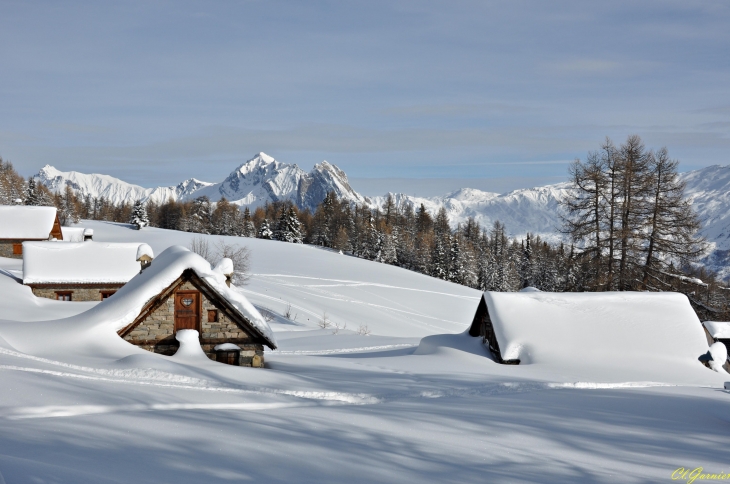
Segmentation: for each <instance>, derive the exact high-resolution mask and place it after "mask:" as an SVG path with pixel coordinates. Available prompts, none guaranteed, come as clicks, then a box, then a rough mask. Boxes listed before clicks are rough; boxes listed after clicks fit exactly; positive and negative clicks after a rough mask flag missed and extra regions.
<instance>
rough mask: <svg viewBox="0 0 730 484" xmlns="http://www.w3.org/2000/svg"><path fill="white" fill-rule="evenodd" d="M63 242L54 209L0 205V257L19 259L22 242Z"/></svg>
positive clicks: (21, 254) (21, 252) (21, 253)
mask: <svg viewBox="0 0 730 484" xmlns="http://www.w3.org/2000/svg"><path fill="white" fill-rule="evenodd" d="M54 239H55V240H63V232H62V231H61V224H60V223H59V222H58V214H57V213H56V207H31V206H26V205H0V257H10V258H14V259H20V258H22V257H23V242H28V241H33V240H54Z"/></svg>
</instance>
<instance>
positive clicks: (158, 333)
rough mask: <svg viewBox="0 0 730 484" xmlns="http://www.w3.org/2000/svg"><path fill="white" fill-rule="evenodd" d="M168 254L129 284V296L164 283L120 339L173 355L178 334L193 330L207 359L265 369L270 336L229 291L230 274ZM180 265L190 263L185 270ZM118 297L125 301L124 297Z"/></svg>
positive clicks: (249, 308) (236, 294)
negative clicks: (266, 348)
mask: <svg viewBox="0 0 730 484" xmlns="http://www.w3.org/2000/svg"><path fill="white" fill-rule="evenodd" d="M173 249H177V250H180V249H182V248H173ZM168 254H169V249H168V251H166V252H165V253H163V254H161V255H160V257H158V258H157V259H155V260H154V261H152V263H151V264H150V265H149V267H148V268H146V269H145V270H144V271H142V273H141V274H139V275H138V276H137V277H135V279H133V280H132V281H131V282H130V290H132V291H138V290H140V288H139V287H137V286H141V287H142V288H156V287H158V286H159V285H160V284H162V283H163V282H165V284H164V288H163V289H161V290H158V292H156V293H155V294H149V295H148V297H145V300H146V303H144V306H143V307H142V309H141V310H140V311H139V313H138V315H137V316H136V317H135V318H134V320H133V321H132V322H131V323H129V324H127V325H126V326H125V327H123V328H122V329H120V330H119V331H118V334H119V336H121V337H122V338H123V339H124V340H126V341H127V342H129V343H132V344H134V345H137V346H139V347H141V348H144V349H146V350H148V351H152V352H154V353H160V354H163V355H173V354H175V352H176V351H177V350H178V348H179V342H178V341H177V340H176V338H175V335H176V333H177V332H178V331H180V330H185V329H194V330H196V331H197V332H198V334H199V342H200V346H201V348H202V349H203V351H204V352H205V354H206V355H207V356H208V358H210V359H212V360H215V361H219V362H221V363H227V364H231V365H238V366H250V367H256V368H260V367H263V366H264V346H268V347H269V348H271V349H275V348H276V343H275V340H274V337H273V333H271V330H270V328H269V327H268V325H267V324H266V322H265V321H264V320H263V318H262V317H261V315H260V314H258V312H257V311H256V309H255V308H254V307H253V306H252V305H251V304H250V303H249V302H248V301H247V300H246V298H245V297H244V296H243V295H242V294H240V293H239V292H237V291H236V290H235V288H230V287H228V286H227V284H230V276H231V274H228V275H227V276H226V275H224V274H221V273H220V272H219V273H215V271H213V270H212V269H210V264H208V263H207V262H206V261H205V260H204V259H202V258H201V257H200V256H198V255H197V254H193V253H192V252H189V251H187V253H185V252H182V253H181V254H178V260H177V261H175V260H172V257H171V256H169V255H168ZM163 255H164V257H163ZM181 260H185V261H188V262H189V263H188V264H184V265H183V264H181V263H180V261H181ZM224 261H228V262H230V260H228V259H224ZM219 265H220V264H219ZM206 266H207V267H206ZM224 266H225V264H224ZM231 271H232V269H231ZM170 279H173V280H172V282H169V281H170ZM125 289H126V288H125ZM145 290H146V289H145ZM121 296H122V297H123V298H126V292H123V293H122V294H121ZM110 302H111V301H110ZM116 302H117V303H120V302H121V301H116Z"/></svg>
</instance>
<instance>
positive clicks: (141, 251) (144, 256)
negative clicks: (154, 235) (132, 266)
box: [137, 244, 155, 274]
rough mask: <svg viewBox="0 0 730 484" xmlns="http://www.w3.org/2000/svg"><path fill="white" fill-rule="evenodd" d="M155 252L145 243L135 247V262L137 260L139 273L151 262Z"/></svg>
mask: <svg viewBox="0 0 730 484" xmlns="http://www.w3.org/2000/svg"><path fill="white" fill-rule="evenodd" d="M154 257H155V254H154V253H153V252H152V247H150V246H149V245H147V244H141V245H140V246H139V247H138V248H137V262H139V264H140V266H141V269H140V271H139V272H140V274H141V273H142V271H143V270H145V269H147V268H148V267H149V266H150V264H152V259H154Z"/></svg>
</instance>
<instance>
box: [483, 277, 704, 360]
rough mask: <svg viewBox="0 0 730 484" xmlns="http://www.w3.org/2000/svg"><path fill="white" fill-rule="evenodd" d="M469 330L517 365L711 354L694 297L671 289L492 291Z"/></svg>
mask: <svg viewBox="0 0 730 484" xmlns="http://www.w3.org/2000/svg"><path fill="white" fill-rule="evenodd" d="M469 335H470V336H473V337H478V338H480V339H481V341H482V342H483V344H484V346H486V348H487V349H488V350H489V352H490V353H491V355H492V357H493V358H494V360H495V361H497V362H498V363H502V364H512V365H524V364H533V363H548V364H553V363H560V364H567V365H569V366H585V365H595V366H602V367H615V366H626V367H631V368H643V367H647V366H650V365H651V364H652V363H651V362H654V363H656V364H657V365H659V366H664V365H666V364H669V363H670V362H679V364H681V365H686V366H689V367H694V366H695V365H701V364H702V363H701V358H702V356H703V355H705V354H706V353H707V351H708V344H707V340H706V338H705V335H704V332H703V330H702V325H701V324H700V321H699V319H698V318H697V315H696V314H695V312H694V310H693V309H692V306H691V305H690V303H689V300H688V299H687V297H686V296H684V295H682V294H678V293H668V292H664V293H645V292H642V293H639V292H600V293H551V292H541V291H538V290H536V289H532V288H528V289H527V290H523V291H520V292H516V293H502V292H485V293H484V294H483V295H482V297H481V298H480V301H479V305H478V307H477V310H476V312H475V314H474V318H473V320H472V323H471V326H470V328H469Z"/></svg>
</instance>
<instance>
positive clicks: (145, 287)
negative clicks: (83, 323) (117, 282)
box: [85, 242, 276, 349]
mask: <svg viewBox="0 0 730 484" xmlns="http://www.w3.org/2000/svg"><path fill="white" fill-rule="evenodd" d="M85 243H86V244H88V243H89V242H85ZM135 251H136V249H135ZM187 269H191V270H192V271H194V272H195V274H196V275H197V276H198V277H199V278H200V279H201V280H203V281H204V282H205V283H206V284H207V285H208V286H209V287H210V288H211V290H213V291H215V292H216V293H217V294H218V295H219V296H220V297H221V298H222V299H224V300H225V301H226V302H228V304H229V305H230V306H231V307H232V308H233V309H234V310H235V311H237V312H238V313H239V315H240V316H241V317H243V318H244V319H246V320H247V321H248V322H249V323H250V324H251V326H252V327H253V329H254V330H256V331H258V332H259V334H260V335H261V336H262V337H263V338H264V339H265V340H266V341H267V344H268V346H269V347H270V348H272V349H275V348H276V338H274V333H273V331H271V328H270V327H269V325H268V324H267V323H266V321H265V320H264V318H263V317H262V316H261V314H259V312H258V311H257V310H256V308H255V307H254V306H253V305H252V304H251V303H250V302H249V301H248V299H246V297H245V296H244V295H243V294H241V293H240V292H238V291H237V290H236V289H235V287H228V286H227V285H226V276H224V275H223V274H221V273H219V272H216V271H214V270H213V269H212V268H211V266H210V263H209V262H208V261H206V260H205V259H203V258H202V257H200V256H199V255H198V254H196V253H194V252H191V251H190V250H188V249H186V248H185V247H181V246H179V245H174V246H172V247H169V248H168V249H166V250H164V251H163V252H162V253H161V254H160V255H158V256H157V257H156V258H155V259H154V260H153V261H152V264H151V265H150V266H149V267H148V268H146V269H145V270H144V271H142V272H141V273H139V274H137V275H136V276H134V278H132V280H130V281H129V282H128V283H127V284H125V285H124V286H122V288H121V289H119V290H118V291H117V292H116V293H115V294H114V297H111V298H108V299H105V300H104V301H102V302H101V303H99V304H98V305H97V306H96V307H94V308H93V309H91V310H90V311H88V312H87V313H85V314H86V315H88V316H90V317H93V318H95V319H96V318H98V320H100V321H106V322H108V324H109V325H111V326H112V327H113V329H114V330H115V331H119V330H120V329H123V328H125V327H127V326H128V325H130V324H131V323H133V322H134V320H135V319H136V318H137V316H139V314H140V312H141V311H142V309H143V308H144V307H145V305H146V304H147V303H148V302H149V301H150V300H151V299H152V298H153V297H155V296H157V295H159V294H160V293H161V292H162V291H164V290H165V289H167V288H168V287H169V286H170V285H171V284H172V283H173V282H175V281H176V280H177V279H178V278H179V277H180V276H181V275H182V273H183V272H184V271H185V270H187Z"/></svg>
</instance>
